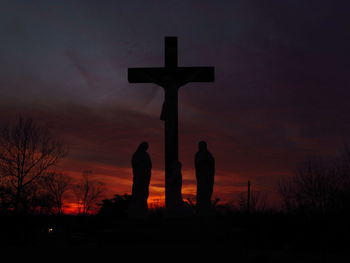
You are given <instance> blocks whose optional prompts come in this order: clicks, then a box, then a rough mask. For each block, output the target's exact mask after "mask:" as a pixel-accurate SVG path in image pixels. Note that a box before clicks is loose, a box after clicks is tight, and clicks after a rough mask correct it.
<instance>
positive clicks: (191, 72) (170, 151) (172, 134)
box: [128, 37, 214, 208]
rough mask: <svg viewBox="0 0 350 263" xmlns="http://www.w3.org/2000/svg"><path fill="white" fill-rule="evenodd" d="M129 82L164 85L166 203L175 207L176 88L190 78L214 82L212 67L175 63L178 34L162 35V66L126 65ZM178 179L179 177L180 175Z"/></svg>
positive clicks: (177, 195) (176, 195)
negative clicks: (134, 66)
mask: <svg viewBox="0 0 350 263" xmlns="http://www.w3.org/2000/svg"><path fill="white" fill-rule="evenodd" d="M128 81H129V83H155V84H157V85H159V86H161V87H163V88H164V93H165V96H164V103H163V108H162V112H161V116H160V119H161V120H163V121H164V130H165V136H164V139H165V142H164V146H165V158H164V159H165V206H166V208H176V206H177V205H178V202H177V199H178V197H179V196H181V184H180V187H174V185H173V184H175V182H176V181H177V180H176V178H173V177H174V172H173V169H174V168H173V167H174V165H176V164H177V163H178V160H179V145H178V144H179V143H178V90H179V88H180V87H181V86H183V85H185V84H187V83H189V82H213V81H214V67H178V65H177V37H165V66H164V67H162V68H160V67H159V68H158V67H157V68H129V69H128ZM180 180H181V179H180Z"/></svg>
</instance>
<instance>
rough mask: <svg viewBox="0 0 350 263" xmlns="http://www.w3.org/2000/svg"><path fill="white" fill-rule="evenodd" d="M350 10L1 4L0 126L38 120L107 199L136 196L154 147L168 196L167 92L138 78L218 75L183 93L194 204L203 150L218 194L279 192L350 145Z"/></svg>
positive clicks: (309, 5)
mask: <svg viewBox="0 0 350 263" xmlns="http://www.w3.org/2000/svg"><path fill="white" fill-rule="evenodd" d="M349 8H350V3H349V2H348V1H341V0H340V1H332V0H327V1H326V0H317V1H316V0H309V1H303V0H299V1H298V0H284V1H281V0H266V1H261V0H230V1H229V0H221V1H214V0H188V1H180V0H178V1H174V0H167V1H162V0H149V1H146V0H143V1H141V0H139V1H134V0H125V1H122V0H118V1H112V0H111V1H109V0H103V1H97V0H94V1H90V0H80V1H79V0H74V1H73V0H60V1H58V0H56V1H48V0H30V1H28V0H22V1H19V0H0V36H1V41H0V126H4V125H7V124H11V123H13V122H15V121H16V120H17V119H18V117H19V116H24V117H32V118H33V119H34V120H36V121H38V122H39V123H40V124H42V125H46V126H47V127H49V128H50V129H51V130H52V132H53V133H54V134H55V135H56V136H57V137H59V138H61V139H62V140H64V141H65V143H66V144H67V145H68V146H69V149H70V152H69V155H68V156H67V157H66V158H65V159H64V160H63V161H62V162H60V163H59V165H58V167H56V169H57V170H59V171H64V172H65V173H67V174H69V175H71V176H72V177H74V178H79V176H80V175H81V173H82V171H84V170H91V171H92V177H93V178H95V179H98V180H100V181H102V182H104V183H105V185H106V188H107V190H106V192H105V197H112V196H113V194H124V193H130V191H131V182H132V181H131V179H132V174H131V167H130V158H131V155H132V154H133V152H134V151H135V149H136V147H137V146H138V144H139V143H140V142H141V141H148V142H149V145H150V148H149V153H150V155H151V158H152V161H153V167H154V169H153V174H152V180H151V189H150V192H151V197H152V198H153V199H157V198H163V195H164V172H163V168H164V165H163V133H164V131H163V125H164V123H163V122H162V121H160V120H159V116H160V111H161V106H162V102H163V89H162V88H161V87H158V86H156V85H152V84H129V83H128V81H127V69H128V68H130V67H158V66H159V67H162V66H163V65H164V58H163V52H164V51H163V50H164V37H165V36H177V37H178V45H179V59H178V60H179V66H215V74H216V75H215V77H216V79H215V82H214V83H192V84H188V85H186V86H184V87H182V88H181V89H180V92H179V128H180V130H179V134H180V161H181V162H182V163H183V177H184V182H183V193H184V194H185V197H188V196H189V197H193V195H195V176H194V160H193V159H194V154H195V152H196V150H197V143H198V141H200V140H205V141H207V142H208V147H209V150H210V151H211V152H212V154H213V155H214V157H215V159H216V183H215V193H214V196H213V197H219V198H221V199H222V200H226V201H230V200H234V199H235V198H236V195H237V193H238V192H240V191H244V190H245V188H244V187H245V184H246V182H247V180H251V181H252V188H253V190H261V191H266V192H267V193H269V195H271V196H273V195H275V193H274V191H275V190H276V184H277V182H278V181H279V180H280V179H281V178H283V177H285V176H289V175H291V173H292V171H293V169H294V168H295V165H296V164H297V163H298V162H300V161H302V160H305V159H308V158H312V157H314V156H319V155H321V156H332V155H334V154H336V153H337V151H338V150H339V149H340V148H341V146H342V144H343V142H345V141H347V140H348V139H349V137H350V115H349V112H350V103H349V99H350V85H349V84H350V77H349V72H350V16H349V15H348V14H349Z"/></svg>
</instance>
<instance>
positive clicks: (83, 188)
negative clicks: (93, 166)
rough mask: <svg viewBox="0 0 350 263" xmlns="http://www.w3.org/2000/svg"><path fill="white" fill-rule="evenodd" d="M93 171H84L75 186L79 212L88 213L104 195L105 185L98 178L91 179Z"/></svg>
mask: <svg viewBox="0 0 350 263" xmlns="http://www.w3.org/2000/svg"><path fill="white" fill-rule="evenodd" d="M90 176H91V171H84V172H83V175H82V179H81V180H80V182H79V183H78V184H76V185H75V186H74V194H75V197H76V199H77V205H78V214H82V215H88V214H89V213H90V212H91V211H92V209H93V208H94V206H95V205H96V203H97V201H98V200H99V199H100V197H101V196H102V193H103V190H104V186H103V183H102V182H100V181H97V180H91V179H90V178H89V177H90Z"/></svg>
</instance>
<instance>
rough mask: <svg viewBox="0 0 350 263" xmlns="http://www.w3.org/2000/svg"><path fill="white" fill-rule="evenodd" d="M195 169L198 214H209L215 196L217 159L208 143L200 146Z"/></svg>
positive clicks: (202, 142) (201, 143) (202, 143)
mask: <svg viewBox="0 0 350 263" xmlns="http://www.w3.org/2000/svg"><path fill="white" fill-rule="evenodd" d="M195 168H196V179H197V204H196V207H197V212H198V214H202V215H203V214H208V213H210V212H211V211H212V205H211V196H212V194H213V187H214V176H215V159H214V157H213V156H212V155H211V153H210V152H209V151H208V148H207V143H206V142H205V141H201V142H199V144H198V152H197V153H196V156H195Z"/></svg>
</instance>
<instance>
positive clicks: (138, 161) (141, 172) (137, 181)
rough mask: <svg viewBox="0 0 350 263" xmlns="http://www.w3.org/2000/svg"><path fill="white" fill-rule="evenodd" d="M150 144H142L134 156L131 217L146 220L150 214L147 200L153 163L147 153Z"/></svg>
mask: <svg viewBox="0 0 350 263" xmlns="http://www.w3.org/2000/svg"><path fill="white" fill-rule="evenodd" d="M147 149H148V143H147V142H142V143H141V144H140V145H139V146H138V148H137V150H136V152H135V153H134V154H133V156H132V160H131V164H132V172H133V184H132V198H131V204H130V207H129V217H131V218H144V217H146V216H147V213H148V205H147V199H148V195H149V190H148V188H149V183H150V180H151V170H152V161H151V158H150V157H149V154H148V153H147Z"/></svg>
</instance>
